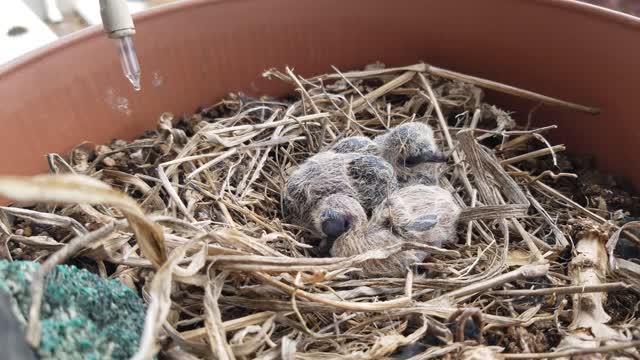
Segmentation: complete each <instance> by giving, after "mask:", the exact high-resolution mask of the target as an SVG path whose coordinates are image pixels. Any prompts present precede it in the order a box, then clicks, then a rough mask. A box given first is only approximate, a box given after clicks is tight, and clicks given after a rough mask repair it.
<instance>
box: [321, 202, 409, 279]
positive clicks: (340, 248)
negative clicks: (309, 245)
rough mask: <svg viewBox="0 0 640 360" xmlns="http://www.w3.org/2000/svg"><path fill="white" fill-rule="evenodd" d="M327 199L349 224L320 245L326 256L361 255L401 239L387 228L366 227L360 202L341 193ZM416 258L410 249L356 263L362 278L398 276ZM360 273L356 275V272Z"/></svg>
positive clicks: (365, 216)
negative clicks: (341, 231) (383, 257)
mask: <svg viewBox="0 0 640 360" xmlns="http://www.w3.org/2000/svg"><path fill="white" fill-rule="evenodd" d="M327 200H328V202H330V203H331V204H332V205H334V206H335V208H336V209H340V210H337V211H338V212H339V211H343V212H345V213H348V216H349V217H350V219H351V220H350V221H351V226H350V228H349V231H346V232H344V233H342V234H340V236H338V237H337V238H335V239H333V240H330V241H324V240H323V243H322V245H321V246H320V247H321V248H322V249H323V250H324V251H327V250H328V255H331V256H333V257H351V256H355V255H360V254H363V253H365V252H367V251H369V250H374V249H378V248H384V247H387V246H391V245H394V244H396V243H398V242H400V241H402V240H401V239H400V238H399V237H398V236H396V235H395V234H393V233H392V232H391V231H390V230H389V229H385V228H382V227H379V226H370V224H369V223H368V222H367V215H366V214H365V212H364V209H362V207H361V206H360V204H359V203H358V202H357V201H355V200H354V199H353V198H350V197H348V196H343V195H332V196H330V197H329V198H327ZM419 260H421V259H420V258H418V256H417V255H416V253H415V252H414V251H403V252H400V253H396V254H393V255H391V256H389V257H388V258H386V259H380V260H366V261H364V262H362V263H360V264H359V265H358V266H359V267H361V268H362V274H361V275H363V276H366V277H373V276H385V277H402V276H404V275H405V272H406V269H407V267H408V266H410V265H412V264H413V263H415V262H416V261H419ZM359 275H360V274H359Z"/></svg>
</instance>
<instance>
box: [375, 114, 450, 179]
mask: <svg viewBox="0 0 640 360" xmlns="http://www.w3.org/2000/svg"><path fill="white" fill-rule="evenodd" d="M374 140H375V142H376V143H377V144H378V146H379V147H380V150H381V154H380V155H381V156H382V157H383V158H384V159H385V160H387V161H388V162H389V163H390V164H391V165H393V167H394V169H395V171H396V174H397V177H398V182H399V183H400V185H401V186H406V185H411V184H425V185H432V184H437V181H438V177H439V175H440V173H441V172H442V169H443V167H444V165H443V164H444V163H446V161H447V156H446V155H445V154H443V153H442V152H440V151H439V150H438V145H437V144H436V142H435V139H434V137H433V130H432V129H431V127H430V126H429V125H427V124H423V123H419V122H410V123H406V124H402V125H399V126H397V127H395V128H393V129H391V130H389V131H388V132H387V133H385V134H383V135H380V136H377V137H376V138H375V139H374Z"/></svg>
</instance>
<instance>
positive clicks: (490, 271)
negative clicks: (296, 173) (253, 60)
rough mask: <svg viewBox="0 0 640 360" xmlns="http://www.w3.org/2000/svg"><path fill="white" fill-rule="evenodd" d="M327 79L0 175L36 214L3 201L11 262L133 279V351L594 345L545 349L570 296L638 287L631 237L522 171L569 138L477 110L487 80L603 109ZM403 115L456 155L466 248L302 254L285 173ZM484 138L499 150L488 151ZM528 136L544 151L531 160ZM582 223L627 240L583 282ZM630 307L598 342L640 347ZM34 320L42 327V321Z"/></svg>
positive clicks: (451, 78) (492, 350)
mask: <svg viewBox="0 0 640 360" xmlns="http://www.w3.org/2000/svg"><path fill="white" fill-rule="evenodd" d="M335 70H336V72H335V73H334V74H327V75H322V76H318V77H314V78H311V79H304V78H302V77H300V76H298V75H296V74H295V73H294V72H293V71H292V70H291V69H286V71H285V72H279V71H277V70H270V71H267V72H266V73H265V76H269V77H272V78H277V79H280V80H283V81H286V82H288V83H290V84H291V85H292V86H294V87H295V88H296V90H297V91H298V95H297V96H293V97H290V98H287V99H285V100H282V99H272V98H261V99H255V98H250V97H247V96H244V95H242V94H232V95H231V96H230V97H229V98H227V99H225V100H223V101H221V102H220V103H218V104H216V105H214V106H212V107H210V108H206V109H202V110H201V111H199V112H198V113H197V114H195V115H191V116H185V117H183V118H181V119H174V117H173V116H172V115H171V114H163V115H162V116H161V118H160V121H159V125H158V129H157V130H155V131H150V132H148V133H147V134H145V135H144V136H143V137H142V138H141V139H139V140H136V141H133V142H131V143H126V142H124V141H115V142H114V143H112V144H110V145H109V146H98V147H96V148H95V149H93V148H91V147H89V146H88V145H86V144H85V145H81V146H78V147H77V148H76V149H75V150H74V151H73V153H72V156H71V157H70V158H69V160H68V161H67V160H65V159H64V158H62V157H60V156H58V155H56V154H51V155H50V156H48V162H49V165H50V168H51V172H52V174H54V175H65V176H64V177H60V176H50V177H39V178H26V179H25V178H0V194H2V195H4V196H6V197H8V198H12V199H14V200H17V201H20V202H21V204H22V205H23V207H25V208H18V207H8V208H1V209H0V245H2V246H0V255H2V254H5V253H6V254H5V256H13V257H14V258H16V259H34V260H41V259H46V258H48V259H49V260H48V261H49V262H51V263H57V262H58V261H62V260H64V259H66V258H67V257H69V256H72V255H77V256H80V258H78V261H81V262H83V263H84V264H85V265H86V266H90V267H91V266H94V268H93V269H94V270H95V271H96V272H98V273H100V274H101V275H102V276H103V277H109V278H113V279H119V280H120V281H122V282H123V283H125V284H126V285H127V286H131V287H134V288H135V289H136V290H138V291H139V292H140V293H141V294H142V295H143V296H144V298H145V300H146V301H147V302H148V304H149V307H148V314H147V320H146V325H145V330H144V335H143V338H142V341H141V348H140V351H139V353H138V354H137V355H136V357H135V358H136V359H149V358H150V357H151V356H153V355H154V354H156V353H157V352H158V351H163V352H164V354H165V355H166V356H167V357H169V358H171V357H175V358H181V357H187V355H186V354H189V356H190V357H195V358H220V359H223V358H224V359H234V358H256V359H277V358H283V359H329V358H331V359H356V358H357V359H374V358H381V357H386V356H390V355H391V354H392V353H394V352H395V351H396V350H397V349H398V348H399V347H401V346H405V345H410V344H414V343H417V342H420V341H422V342H428V343H429V348H428V349H427V350H425V351H424V352H422V353H421V354H419V355H416V357H414V358H415V359H428V358H436V357H446V356H454V357H460V358H473V356H476V357H477V356H486V354H492V356H497V355H495V354H496V353H497V352H500V351H504V352H505V353H512V354H511V355H507V357H508V358H524V357H526V358H541V357H551V356H553V357H558V356H557V355H560V356H570V355H571V354H579V353H582V354H585V353H589V352H592V351H594V350H593V349H591V350H589V348H588V346H586V345H585V346H586V347H584V348H576V349H573V350H571V349H563V352H562V353H556V354H554V355H549V354H546V353H549V352H552V350H553V348H554V347H555V346H557V345H558V344H559V343H560V341H561V340H562V339H563V338H566V337H567V336H571V334H572V331H573V330H571V329H569V327H570V322H571V318H572V310H571V307H569V306H566V305H567V303H569V302H575V301H579V299H580V298H581V296H582V294H585V296H586V294H591V293H597V292H604V293H606V292H611V291H622V292H627V293H630V294H634V292H635V293H636V294H637V293H638V286H637V285H638V280H637V278H638V276H639V275H640V269H639V266H638V265H637V264H636V263H634V262H631V261H628V260H623V259H619V260H616V259H615V258H614V255H613V251H612V250H611V246H614V247H615V242H616V241H617V239H618V237H619V236H620V232H621V231H623V229H619V228H617V227H616V226H615V225H614V224H613V223H612V222H610V221H608V220H607V219H608V218H610V217H609V216H607V217H603V216H601V215H598V214H596V213H594V212H593V211H591V210H590V209H587V208H585V207H582V206H580V205H578V204H577V203H576V202H575V201H573V200H571V199H570V194H562V193H561V192H560V191H557V190H555V189H554V188H553V182H554V181H557V180H558V179H559V178H562V179H567V178H569V177H573V176H575V175H574V174H564V173H560V174H556V173H554V170H555V169H552V168H551V169H548V168H544V169H537V170H536V172H534V173H532V172H531V171H522V170H520V169H519V168H518V166H519V165H520V164H521V163H522V162H526V161H529V160H531V159H534V158H538V157H541V156H549V155H551V156H553V157H554V162H555V156H556V153H557V152H559V151H562V150H564V146H562V145H557V146H552V145H550V144H549V143H548V141H547V140H546V139H545V138H544V137H543V135H542V134H543V133H545V132H547V131H550V130H552V129H553V128H554V127H546V128H540V129H522V128H518V127H517V126H516V124H515V122H514V121H513V120H512V119H511V118H510V117H509V114H507V113H506V112H504V111H501V110H499V109H497V108H495V107H493V106H490V105H487V104H485V103H484V101H483V90H482V88H488V89H492V90H494V91H502V92H505V93H509V94H512V95H515V96H521V97H525V98H527V99H531V100H534V101H536V103H540V104H545V105H551V106H564V107H567V108H571V109H574V110H577V111H585V112H589V113H597V112H598V110H597V109H593V108H589V107H585V106H582V105H577V104H572V103H568V102H565V101H562V100H557V99H552V98H549V97H546V96H543V95H539V94H535V93H532V92H529V91H525V90H521V89H517V88H514V87H509V86H506V85H502V84H498V83H495V82H491V81H488V80H484V79H479V78H475V77H471V76H467V75H463V74H458V73H454V72H451V71H448V70H444V69H440V68H435V67H432V66H429V65H425V64H417V65H413V66H408V67H404V68H396V69H385V68H382V67H381V66H379V65H374V66H370V67H369V68H368V69H367V70H365V71H356V72H345V73H341V72H340V71H338V70H337V69H335ZM178 120H179V121H178ZM408 121H421V122H426V123H429V124H430V125H432V126H433V127H434V129H435V130H436V137H437V140H438V141H439V142H440V143H441V144H440V145H441V147H442V148H443V149H447V150H449V151H451V152H452V159H453V162H452V164H451V165H450V166H449V168H448V169H447V171H446V172H445V174H444V175H443V176H442V178H441V185H442V186H443V187H444V188H446V189H448V190H450V191H451V192H452V193H453V194H454V197H455V199H456V201H457V202H458V203H459V204H460V205H461V206H462V207H463V209H464V210H463V213H462V216H461V219H462V223H461V225H460V226H459V228H458V239H459V240H458V242H457V243H456V244H451V245H447V248H446V249H433V248H427V247H425V245H420V244H415V243H405V244H394V245H393V246H390V247H388V248H384V249H373V250H371V251H368V252H366V253H364V254H361V255H358V256H355V257H352V258H334V259H321V258H312V257H310V256H309V254H310V253H309V248H310V247H311V245H309V239H308V237H309V233H307V232H306V231H305V230H304V229H301V228H300V227H298V226H295V225H292V224H289V223H287V222H286V221H285V220H284V219H283V218H282V213H283V211H282V206H283V205H282V198H281V195H282V191H283V189H284V181H285V179H286V178H287V176H288V174H290V173H291V171H292V170H293V169H294V168H295V167H296V166H297V165H299V164H300V163H302V162H303V161H304V160H305V159H306V158H307V157H309V156H311V155H312V154H314V153H316V152H317V151H319V150H322V149H326V148H328V147H329V146H331V145H332V144H334V143H335V142H336V141H338V140H339V139H341V138H343V137H346V136H352V135H365V136H375V135H378V134H380V133H381V132H382V131H384V130H385V129H388V128H390V127H393V126H395V125H398V124H402V123H405V122H408ZM491 140H494V141H496V142H497V143H498V145H496V146H495V147H493V146H490V145H486V141H491ZM535 142H538V143H540V144H541V145H542V147H538V148H537V149H534V150H533V151H532V150H531V149H529V147H530V146H531V144H532V143H535ZM483 144H484V145H483ZM98 180H100V181H101V182H99V181H98ZM545 182H546V183H545ZM105 183H106V184H109V185H111V187H112V188H114V189H117V190H111V189H110V188H109V187H108V186H106V185H105ZM125 194H126V195H128V196H126V195H125ZM131 199H134V200H135V201H133V200H131ZM53 204H55V205H53ZM137 204H141V206H142V207H143V208H144V213H143V211H142V210H141V209H140V207H139V206H138V205H137ZM145 213H146V215H145ZM579 217H585V218H590V219H591V220H593V221H595V223H596V225H597V226H601V228H602V229H604V230H603V231H605V232H607V233H608V232H613V231H616V232H615V236H614V237H613V239H612V241H613V245H611V246H610V247H609V250H610V251H608V261H606V262H605V263H607V264H608V267H609V269H608V272H607V275H606V279H601V282H600V283H590V284H581V283H579V281H578V280H576V279H575V277H576V276H577V275H576V274H577V273H575V271H576V270H575V269H574V268H572V269H574V270H572V271H573V273H572V276H569V265H570V260H571V259H570V258H566V256H565V255H566V253H565V251H564V250H565V249H566V248H567V247H569V248H570V250H572V251H573V248H572V246H573V244H574V243H575V242H577V241H578V240H580V239H576V238H574V237H573V235H572V232H571V231H570V229H571V228H572V226H575V221H573V220H575V219H577V218H579ZM123 218H124V219H126V220H127V221H128V222H127V223H128V225H129V227H126V224H127V223H125V222H123V221H122V219H123ZM605 224H607V225H606V226H605ZM96 233H97V234H98V235H99V236H95V234H96ZM74 238H75V240H72V239H74ZM87 239H89V240H87ZM78 244H81V245H82V246H81V248H78ZM5 248H6V250H3V249H5ZM407 249H423V250H425V249H426V250H429V252H430V253H432V254H433V255H431V256H430V257H428V258H427V259H426V260H425V263H422V264H417V265H416V267H418V268H420V269H421V273H420V274H415V275H411V274H409V275H408V276H407V277H406V278H365V279H353V278H351V277H349V273H351V272H354V271H358V264H359V263H361V262H362V261H365V260H369V259H384V258H386V257H388V256H390V255H392V254H395V253H398V252H399V251H402V250H407ZM56 252H57V253H56ZM570 253H571V252H570ZM52 254H56V255H53V256H52ZM167 254H168V255H167ZM105 264H107V265H108V264H113V265H115V266H109V267H107V266H106V265H105ZM43 276H44V273H43ZM39 285H40V283H37V284H36V286H35V287H37V286H39ZM630 285H635V287H634V288H629V286H630ZM34 290H36V291H37V289H34ZM572 297H573V298H572ZM35 298H36V299H37V297H35ZM591 298H599V297H593V296H591ZM576 299H578V300H576ZM561 300H564V302H563V301H561ZM603 305H604V304H603ZM460 309H468V310H470V311H467V312H462V313H463V314H464V315H461V312H460V311H459V310H460ZM604 310H605V311H609V310H611V309H607V308H606V307H605V308H604ZM575 311H576V310H575V306H574V310H573V312H575ZM616 311H619V310H616ZM32 314H33V313H32ZM470 314H474V315H473V316H471V315H470ZM625 314H626V317H625V320H624V321H622V322H618V323H610V324H609V325H608V326H610V327H611V328H612V329H616V330H615V331H616V332H617V333H618V334H620V335H621V336H622V337H623V338H624V339H626V340H624V341H621V340H620V339H616V340H613V341H606V339H596V340H597V341H595V343H596V344H597V345H596V346H599V348H598V349H599V350H602V351H611V352H614V351H615V352H617V353H618V354H625V353H624V351H630V352H628V353H626V354H627V355H626V356H636V357H637V356H638V354H637V352H633V351H634V350H633V346H634V344H636V343H634V342H631V340H632V337H633V336H632V334H633V333H634V332H635V333H636V336H637V334H638V331H639V330H638V327H639V324H640V320H638V318H637V314H636V312H635V311H634V310H633V309H629V310H627V311H626V312H625ZM461 319H462V320H461ZM464 319H476V321H477V319H481V324H480V325H481V327H482V328H481V329H477V334H476V335H479V338H480V339H482V343H481V344H478V343H477V342H476V340H474V338H466V339H460V335H459V334H463V332H462V331H457V332H456V331H454V330H455V329H456V325H452V323H455V322H456V321H458V322H460V321H462V322H463V326H464V324H466V322H465V321H464ZM30 320H31V321H32V322H33V323H34V324H33V326H34V327H33V328H34V329H37V321H38V320H37V316H36V317H33V318H32V319H30ZM458 325H460V324H458ZM600 325H602V324H598V326H600ZM594 326H595V325H594ZM457 328H458V329H460V327H459V326H458V327H457ZM573 332H575V331H573ZM425 334H427V335H428V336H427V338H429V339H430V340H425V339H427V338H425ZM456 334H458V335H456ZM32 336H34V338H32V340H33V339H36V338H37V336H35V335H33V334H32ZM463 337H464V336H463ZM598 349H596V350H598ZM630 349H631V350H630ZM572 351H574V352H572ZM516 353H519V354H516ZM526 353H530V354H526Z"/></svg>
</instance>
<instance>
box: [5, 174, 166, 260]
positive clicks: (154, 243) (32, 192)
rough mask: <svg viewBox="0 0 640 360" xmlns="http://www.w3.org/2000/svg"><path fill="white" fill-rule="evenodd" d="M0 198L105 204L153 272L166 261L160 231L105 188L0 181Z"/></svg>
mask: <svg viewBox="0 0 640 360" xmlns="http://www.w3.org/2000/svg"><path fill="white" fill-rule="evenodd" d="M0 196H4V197H6V198H9V199H12V200H14V201H20V202H27V201H29V202H45V203H53V204H91V205H94V204H106V205H111V206H114V207H116V208H118V209H120V211H122V213H123V214H124V216H125V217H126V218H127V220H128V221H129V225H130V226H131V228H132V229H133V231H134V233H135V234H136V240H137V241H138V244H139V245H140V249H141V250H142V253H143V254H144V256H145V257H146V258H147V259H149V260H150V261H151V262H152V263H153V264H154V265H155V266H156V267H157V268H158V267H160V266H161V265H162V264H163V263H164V262H165V260H166V258H167V255H166V250H165V244H164V234H163V232H162V229H161V228H160V227H159V226H158V225H156V224H154V223H152V222H151V221H149V220H148V219H147V218H146V216H145V214H144V212H143V211H142V209H141V208H140V206H139V205H138V204H137V203H136V202H135V201H134V200H133V199H131V198H130V197H128V196H127V195H125V194H123V193H121V192H119V191H116V190H113V189H112V188H111V187H110V186H109V185H107V184H105V183H103V182H101V181H99V180H96V179H94V178H91V177H88V176H84V175H38V176H33V177H10V176H4V177H0Z"/></svg>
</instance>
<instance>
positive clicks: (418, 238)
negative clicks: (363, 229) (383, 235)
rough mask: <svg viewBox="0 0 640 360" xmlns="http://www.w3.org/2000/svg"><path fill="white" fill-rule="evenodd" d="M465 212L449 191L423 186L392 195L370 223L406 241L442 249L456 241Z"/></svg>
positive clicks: (412, 186)
mask: <svg viewBox="0 0 640 360" xmlns="http://www.w3.org/2000/svg"><path fill="white" fill-rule="evenodd" d="M461 211H462V209H461V208H460V206H458V204H457V203H456V201H455V199H454V198H453V195H451V193H449V192H448V191H447V190H445V189H443V188H441V187H439V186H427V185H421V184H419V185H411V186H407V187H404V188H402V189H399V190H398V191H396V192H394V193H393V194H391V195H390V196H389V197H388V198H387V199H386V200H385V201H384V202H383V203H381V204H380V206H378V207H377V208H376V209H375V210H374V212H373V214H372V215H371V220H370V222H371V223H372V224H373V226H378V227H383V228H390V229H392V231H393V233H394V234H397V235H398V236H399V237H400V238H402V239H403V240H406V241H413V242H419V243H423V244H427V245H432V246H437V247H441V246H442V245H443V244H446V243H451V242H455V240H456V227H457V224H458V218H459V216H460V212H461Z"/></svg>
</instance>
